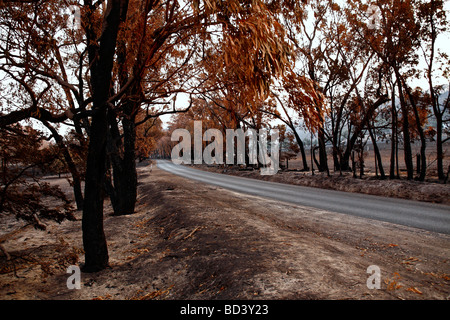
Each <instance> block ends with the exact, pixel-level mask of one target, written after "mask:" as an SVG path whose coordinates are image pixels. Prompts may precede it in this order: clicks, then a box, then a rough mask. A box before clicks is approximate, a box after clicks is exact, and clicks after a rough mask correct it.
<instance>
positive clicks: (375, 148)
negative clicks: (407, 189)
mask: <svg viewBox="0 0 450 320" xmlns="http://www.w3.org/2000/svg"><path fill="white" fill-rule="evenodd" d="M368 129H369V134H370V139H371V140H372V145H373V151H374V153H375V157H376V160H377V161H376V165H377V166H378V170H379V171H380V176H381V179H385V178H386V175H385V173H384V168H383V160H382V159H381V153H380V149H379V148H378V144H377V140H376V137H375V135H374V133H373V131H372V129H371V128H370V126H369V128H368Z"/></svg>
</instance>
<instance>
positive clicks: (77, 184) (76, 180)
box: [42, 121, 83, 210]
mask: <svg viewBox="0 0 450 320" xmlns="http://www.w3.org/2000/svg"><path fill="white" fill-rule="evenodd" d="M42 123H43V124H44V125H45V126H46V127H47V128H48V129H49V130H50V132H51V133H52V135H53V138H54V139H55V141H56V143H57V145H58V147H59V148H60V150H61V151H62V153H63V156H64V160H65V161H66V164H67V167H68V169H69V171H70V174H71V175H72V179H73V181H72V184H73V193H74V196H75V203H76V205H77V209H78V210H83V193H82V191H81V178H80V174H79V172H78V169H77V166H76V165H75V163H74V162H73V159H72V156H71V155H70V152H69V149H68V148H67V146H66V145H65V144H64V141H63V139H62V137H61V136H60V135H59V133H58V131H56V129H55V128H53V126H51V125H50V124H49V123H48V122H47V121H42Z"/></svg>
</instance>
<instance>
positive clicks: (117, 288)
mask: <svg viewBox="0 0 450 320" xmlns="http://www.w3.org/2000/svg"><path fill="white" fill-rule="evenodd" d="M138 172H139V181H140V184H139V200H138V205H137V208H136V213H135V214H134V215H130V216H122V217H114V216H111V211H110V209H108V208H109V206H106V207H107V209H106V212H105V233H106V236H107V239H108V248H109V255H110V265H111V267H110V268H108V269H106V270H104V271H101V272H98V273H93V274H82V286H81V289H80V290H68V289H67V286H66V280H67V277H68V275H67V274H66V273H65V270H66V268H67V266H68V265H70V264H76V263H79V262H80V261H82V260H83V253H82V249H81V248H82V241H81V221H80V220H78V221H75V222H69V221H67V222H64V223H62V224H61V225H51V226H50V227H49V228H48V231H46V232H39V231H35V230H29V231H27V232H26V233H23V234H19V235H16V236H15V237H14V238H12V239H11V240H9V241H7V242H5V243H4V247H5V248H6V249H8V252H10V254H11V257H12V259H11V260H10V261H6V258H5V257H4V256H3V255H0V270H1V272H0V299H42V300H44V299H61V300H65V299H83V300H84V299H88V300H89V299H117V300H118V299H123V300H125V299H450V297H449V295H450V261H449V257H450V237H449V236H447V235H442V234H436V233H431V232H426V231H422V230H417V229H413V228H408V227H403V226H398V225H393V224H389V223H383V222H379V221H371V220H365V219H362V218H356V217H350V216H346V215H342V214H335V213H330V212H326V211H321V210H316V209H312V208H306V207H301V206H296V205H291V204H287V203H280V202H277V201H272V200H266V199H262V198H258V197H253V196H247V195H241V194H238V193H235V192H232V191H228V190H225V189H222V188H219V187H215V186H210V185H206V184H200V183H198V182H195V181H190V180H187V179H185V178H181V177H178V176H174V175H172V174H169V173H166V172H164V171H161V170H159V169H155V167H154V166H153V170H152V171H150V167H149V166H142V167H140V168H139V169H138ZM371 265H376V266H378V267H379V268H380V270H381V289H379V290H369V289H368V288H367V285H366V281H367V279H368V277H369V276H370V275H369V274H368V273H367V268H368V267H369V266H371ZM14 269H15V270H14Z"/></svg>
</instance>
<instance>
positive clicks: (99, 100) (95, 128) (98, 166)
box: [82, 0, 128, 272]
mask: <svg viewBox="0 0 450 320" xmlns="http://www.w3.org/2000/svg"><path fill="white" fill-rule="evenodd" d="M85 3H86V2H85ZM87 3H89V1H87ZM86 6H87V10H88V11H89V10H90V6H89V5H86ZM127 7H128V1H126V0H111V1H108V6H107V9H106V12H105V19H104V21H103V29H102V35H101V37H100V46H97V44H96V42H95V39H94V38H92V36H93V35H92V29H91V28H87V37H88V43H89V45H88V53H89V60H90V64H91V69H90V71H91V86H92V91H93V111H94V112H93V116H92V122H91V128H90V140H89V152H88V157H87V166H86V179H85V200H84V206H83V221H82V230H83V245H84V251H85V264H84V267H83V271H84V272H96V271H100V270H102V269H104V268H106V267H107V266H108V260H109V257H108V248H107V244H106V237H105V233H104V230H103V196H104V182H105V173H106V141H107V130H108V119H107V106H108V104H107V101H108V97H109V93H110V86H111V78H112V76H111V74H112V68H113V61H114V54H115V49H116V42H117V34H118V30H119V25H120V23H121V18H122V17H123V16H124V13H123V11H124V10H126V8H127ZM125 16H126V14H125Z"/></svg>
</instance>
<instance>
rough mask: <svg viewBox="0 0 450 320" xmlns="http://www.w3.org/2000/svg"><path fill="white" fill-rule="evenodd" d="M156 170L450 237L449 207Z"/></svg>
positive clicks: (163, 165) (179, 169)
mask: <svg viewBox="0 0 450 320" xmlns="http://www.w3.org/2000/svg"><path fill="white" fill-rule="evenodd" d="M157 166H158V168H160V169H162V170H165V171H168V172H170V173H173V174H176V175H178V176H182V177H185V178H188V179H192V180H197V181H199V182H203V183H208V184H212V185H216V186H219V187H223V188H226V189H230V190H233V191H237V192H241V193H245V194H251V195H255V196H260V197H264V198H269V199H274V200H279V201H284V202H289V203H293V204H298V205H302V206H307V207H313V208H317V209H322V210H328V211H332V212H336V213H344V214H350V215H354V216H358V217H363V218H367V219H374V220H380V221H385V222H390V223H395V224H400V225H404V226H408V227H414V228H419V229H424V230H427V231H432V232H438V233H444V234H450V206H447V205H441V204H434V203H426V202H418V201H412V200H403V199H395V198H386V197H379V196H372V195H366V194H359V193H350V192H343V191H334V190H326V189H319V188H311V187H304V186H297V185H290V184H283V183H276V182H268V181H262V180H257V179H250V178H243V177H236V176H231V175H226V174H220V173H213V172H208V171H202V170H198V169H193V168H191V167H187V166H182V165H176V164H173V163H172V162H171V161H167V160H158V161H157Z"/></svg>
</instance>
